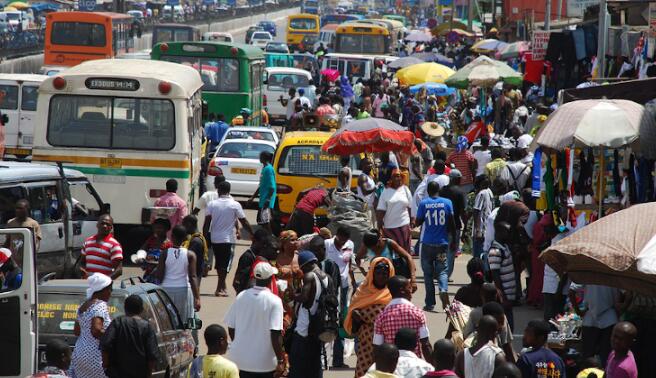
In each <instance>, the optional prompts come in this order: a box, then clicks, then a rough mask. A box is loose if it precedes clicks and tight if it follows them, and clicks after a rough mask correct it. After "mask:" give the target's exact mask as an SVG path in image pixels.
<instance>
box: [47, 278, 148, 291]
mask: <svg viewBox="0 0 656 378" xmlns="http://www.w3.org/2000/svg"><path fill="white" fill-rule="evenodd" d="M136 279H137V280H138V281H140V278H136ZM127 280H128V279H127V278H126V279H122V280H117V281H114V283H113V285H112V291H113V292H115V293H125V294H132V293H137V292H145V291H150V290H154V289H157V288H159V286H157V285H154V284H151V283H147V282H138V283H136V284H134V285H133V284H130V283H125V284H123V283H124V282H125V281H127ZM88 287H89V284H88V283H87V280H83V279H80V280H75V279H65V280H60V279H53V280H48V281H46V282H43V283H41V284H39V291H40V292H44V293H47V292H56V291H65V292H70V293H86V290H87V288H88Z"/></svg>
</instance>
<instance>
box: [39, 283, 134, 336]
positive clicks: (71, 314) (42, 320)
mask: <svg viewBox="0 0 656 378" xmlns="http://www.w3.org/2000/svg"><path fill="white" fill-rule="evenodd" d="M84 300H85V297H84V294H83V293H42V292H39V304H38V305H37V319H38V322H39V334H51V335H62V334H65V335H68V334H70V335H72V334H73V328H74V326H75V319H77V309H78V307H80V305H81V304H82V303H84ZM123 300H124V298H123V296H119V295H112V296H111V297H110V298H109V302H108V303H107V306H108V307H109V316H110V317H111V318H112V319H114V318H116V317H117V316H119V315H123Z"/></svg>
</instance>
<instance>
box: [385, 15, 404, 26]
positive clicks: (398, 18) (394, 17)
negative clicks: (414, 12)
mask: <svg viewBox="0 0 656 378" xmlns="http://www.w3.org/2000/svg"><path fill="white" fill-rule="evenodd" d="M383 19H384V20H394V21H399V22H402V23H403V26H408V19H407V18H405V16H401V15H398V14H386V15H384V16H383Z"/></svg>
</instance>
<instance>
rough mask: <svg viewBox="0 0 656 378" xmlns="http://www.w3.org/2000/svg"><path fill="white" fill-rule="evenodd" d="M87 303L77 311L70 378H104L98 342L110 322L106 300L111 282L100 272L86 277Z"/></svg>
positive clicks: (109, 292) (110, 289) (110, 292)
mask: <svg viewBox="0 0 656 378" xmlns="http://www.w3.org/2000/svg"><path fill="white" fill-rule="evenodd" d="M87 284H88V285H89V287H88V288H87V291H86V294H87V296H86V301H85V302H84V303H82V305H80V307H79V308H78V310H77V319H76V320H75V326H74V329H73V333H74V334H75V336H76V337H77V340H76V341H75V348H74V349H73V355H72V357H71V376H72V377H73V378H98V377H107V376H106V375H105V371H104V369H103V359H102V353H101V351H100V339H101V338H102V336H103V334H104V333H105V330H106V329H107V327H109V323H111V319H110V317H109V308H108V307H107V301H108V300H109V298H110V296H111V295H112V279H111V278H109V276H107V275H105V274H103V273H92V274H91V275H90V276H89V277H88V278H87Z"/></svg>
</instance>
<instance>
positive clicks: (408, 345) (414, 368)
mask: <svg viewBox="0 0 656 378" xmlns="http://www.w3.org/2000/svg"><path fill="white" fill-rule="evenodd" d="M394 345H396V347H397V348H399V360H398V362H397V363H396V369H395V370H394V375H396V376H397V377H398V378H416V377H423V376H424V375H425V374H426V373H428V372H429V371H433V370H434V368H433V365H431V364H429V363H428V362H426V361H425V360H424V359H421V358H419V357H417V355H416V354H415V352H413V351H414V350H415V349H416V348H417V331H415V330H414V329H412V328H401V329H399V330H398V331H397V332H396V336H395V337H394ZM374 370H376V364H373V365H372V366H371V367H370V368H369V372H373V371H374Z"/></svg>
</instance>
